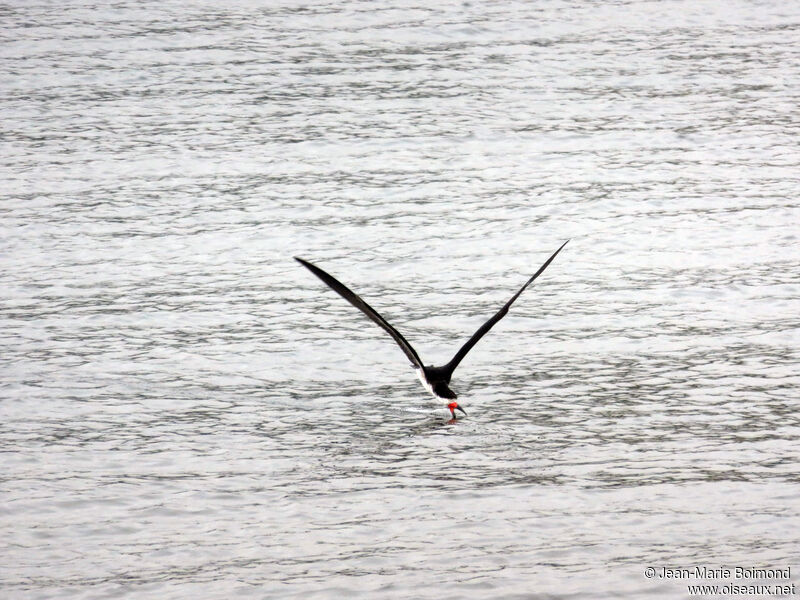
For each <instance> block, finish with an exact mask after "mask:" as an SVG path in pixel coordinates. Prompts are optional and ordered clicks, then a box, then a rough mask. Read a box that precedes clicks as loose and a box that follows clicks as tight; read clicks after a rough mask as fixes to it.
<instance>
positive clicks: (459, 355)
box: [445, 240, 569, 376]
mask: <svg viewBox="0 0 800 600" xmlns="http://www.w3.org/2000/svg"><path fill="white" fill-rule="evenodd" d="M567 242H569V240H567V241H566V242H564V243H563V244H561V247H560V248H559V249H558V250H556V251H555V252H553V255H552V256H551V257H550V258H548V259H547V262H546V263H544V264H543V265H542V266H541V267H539V270H538V271H536V273H534V274H533V277H531V278H530V279H528V281H527V282H526V283H525V285H523V286H522V287H521V288H520V289H519V291H518V292H517V293H516V294H514V295H513V296H512V297H511V300H509V301H508V302H506V303H505V305H504V306H503V308H501V309H500V310H498V311H497V313H496V314H495V315H494V316H493V317H492V318H491V319H489V320H488V321H486V323H484V324H483V325H482V326H481V328H480V329H478V331H476V332H475V333H474V334H473V335H472V337H471V338H469V340H468V341H467V343H466V344H464V345H463V346H461V349H460V350H459V351H458V352H456V355H455V356H454V357H453V360H451V361H450V362H449V363H447V365H445V368H446V369H448V370H449V374H450V375H451V376H452V374H453V371H455V370H456V367H457V366H458V364H459V363H460V362H461V361H462V360H463V359H464V357H465V356H466V355H467V353H468V352H469V351H470V350H472V347H473V346H474V345H475V344H477V343H478V340H480V339H481V338H482V337H483V336H484V335H486V333H487V332H488V331H489V330H490V329H491V328H492V327H494V325H495V323H497V322H498V321H499V320H500V319H502V318H503V317H505V316H506V313H507V312H508V309H509V307H510V306H511V305H512V304H514V301H515V300H516V299H517V298H519V295H520V294H521V293H522V292H524V291H525V288H526V287H528V286H529V285H530V284H531V283H533V280H534V279H536V278H537V277H538V276H539V275H541V274H542V273H543V272H544V270H545V269H546V268H547V267H548V266H549V265H550V263H551V262H553V259H554V258H555V257H556V255H557V254H558V253H559V252H561V248H563V247H564V246H566V245H567Z"/></svg>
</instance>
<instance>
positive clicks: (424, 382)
mask: <svg viewBox="0 0 800 600" xmlns="http://www.w3.org/2000/svg"><path fill="white" fill-rule="evenodd" d="M414 370H415V371H416V372H417V377H419V381H420V383H421V384H422V387H424V388H425V389H426V390H428V391H429V392H430V393H431V395H432V396H433V397H434V398H436V399H437V400H441V398H439V396H437V395H436V394H434V393H433V387H432V386H431V384H430V383H428V381H427V380H426V379H425V373H423V372H422V369H420V368H419V367H416V368H415V369H414Z"/></svg>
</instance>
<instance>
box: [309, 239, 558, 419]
mask: <svg viewBox="0 0 800 600" xmlns="http://www.w3.org/2000/svg"><path fill="white" fill-rule="evenodd" d="M568 241H569V240H567V242H568ZM567 242H564V243H563V244H561V247H560V248H559V249H558V250H556V251H555V252H553V255H552V256H551V257H550V258H548V259H547V261H546V262H545V263H544V264H543V265H542V266H541V267H539V270H538V271H536V273H534V274H533V276H532V277H531V278H530V279H528V281H526V282H525V285H523V286H522V287H521V288H520V289H519V291H518V292H517V293H516V294H514V295H513V296H512V297H511V300H509V301H508V302H506V303H505V304H504V305H503V307H502V308H501V309H500V310H498V311H497V312H496V313H495V315H494V316H493V317H492V318H491V319H489V320H488V321H486V323H484V324H483V325H481V327H480V329H478V331H476V332H475V333H474V334H472V337H471V338H469V340H467V343H466V344H464V345H463V346H461V349H460V350H459V351H458V352H456V355H455V356H454V357H453V359H452V360H451V361H450V362H449V363H447V364H446V365H443V366H441V367H434V366H426V365H424V364H422V359H420V357H419V354H417V351H416V350H414V348H413V347H412V346H411V344H409V343H408V340H407V339H406V338H404V337H403V336H402V335H401V334H400V332H399V331H397V329H395V328H394V327H392V326H391V325H390V324H389V322H388V321H387V320H386V319H384V318H383V317H382V316H380V315H379V314H378V311H376V310H375V309H374V308H372V307H371V306H370V305H369V304H367V303H366V302H364V300H362V299H361V297H360V296H359V295H358V294H356V293H355V292H354V291H353V290H351V289H350V288H348V287H347V286H346V285H344V284H343V283H342V282H341V281H339V280H338V279H336V278H335V277H333V276H332V275H330V274H328V273H326V272H325V271H323V270H322V269H320V268H319V267H317V266H315V265H312V264H311V263H310V262H308V261H307V260H303V259H302V258H298V257H296V256H295V257H294V259H295V260H296V261H297V262H299V263H300V264H301V265H303V266H304V267H305V268H306V269H308V270H309V271H311V272H312V273H313V274H314V275H316V276H317V277H319V278H320V279H321V280H322V281H324V282H325V283H327V284H328V285H329V286H330V287H331V288H333V290H334V291H335V292H337V293H338V294H339V295H340V296H341V297H342V298H344V299H345V300H347V301H348V302H349V303H350V304H352V305H353V306H355V307H356V308H357V309H358V310H360V311H361V312H363V313H364V314H365V315H367V316H368V317H369V318H370V319H372V320H373V321H374V322H375V323H377V324H378V325H379V326H380V327H382V328H383V329H384V330H385V331H386V333H388V334H389V335H390V336H392V338H393V339H394V341H395V342H397V345H398V346H400V349H401V350H402V351H403V352H404V353H405V355H406V356H407V357H408V359H409V360H410V361H411V363H412V366H413V367H414V368H415V369H416V371H417V375H418V376H419V379H420V381H421V382H422V385H424V386H425V387H426V388H427V389H428V391H429V392H431V393H432V394H433V395H434V396H436V397H437V398H442V399H444V400H453V402H451V403H450V404H448V405H447V408H448V409H449V410H450V415H451V417H452V418H453V419H455V418H456V413H455V411H457V410H459V411H461V412H462V413H464V415H466V414H467V411H465V410H464V409H463V408H461V407H460V406H459V405H458V403H457V402H455V399H456V398H457V396H456V393H455V392H454V391H453V390H451V389H450V387H449V384H450V378H451V377H452V376H453V371H455V370H456V367H457V366H458V364H459V363H460V362H461V361H462V360H463V359H464V357H465V356H466V355H467V353H468V352H469V351H470V350H472V347H473V346H474V345H475V344H477V343H478V340H480V339H481V338H482V337H483V336H484V335H486V333H487V332H488V331H489V330H490V329H491V328H492V327H494V325H495V323H497V322H498V321H499V320H500V319H502V318H503V317H504V316H506V313H507V312H508V309H509V307H510V306H511V305H512V304H514V301H515V300H516V299H517V298H519V295H520V294H521V293H522V292H524V291H525V288H527V287H528V286H529V285H530V284H531V283H533V281H534V280H535V279H536V278H537V277H538V276H539V275H541V274H542V272H543V271H544V270H545V269H546V268H547V267H548V266H549V265H550V263H551V262H553V259H554V258H555V257H556V255H557V254H558V253H559V252H561V249H562V248H563V247H564V246H566V245H567Z"/></svg>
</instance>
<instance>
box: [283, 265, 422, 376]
mask: <svg viewBox="0 0 800 600" xmlns="http://www.w3.org/2000/svg"><path fill="white" fill-rule="evenodd" d="M294 259H295V260H296V261H297V262H299V263H300V264H301V265H303V266H304V267H305V268H306V269H308V270H309V271H311V272H312V273H313V274H314V275H316V276H317V277H319V278H320V279H322V281H324V282H325V283H327V284H328V285H329V286H330V287H331V288H333V290H334V291H335V292H337V293H338V294H339V295H340V296H341V297H342V298H344V299H345V300H347V301H348V302H349V303H350V304H352V305H353V306H355V307H356V308H357V309H358V310H360V311H361V312H363V313H364V314H365V315H367V316H368V317H369V318H370V319H372V320H373V321H375V323H377V324H378V325H380V326H381V327H382V328H383V329H384V330H385V331H386V333H388V334H389V335H390V336H392V338H393V339H394V341H395V342H397V345H398V346H400V349H401V350H402V351H403V352H405V354H406V356H407V357H408V359H409V360H410V361H411V362H412V363H414V366H416V367H418V368H420V369H422V368H423V367H422V360H421V359H420V357H419V354H417V352H416V350H414V348H412V347H411V344H409V343H408V340H406V338H404V337H403V336H402V335H400V332H399V331H397V329H395V328H394V327H392V326H391V325H389V322H388V321H387V320H386V319H384V318H383V317H382V316H380V315H379V314H378V312H377V311H376V310H375V309H374V308H372V307H371V306H370V305H369V304H367V303H366V302H364V301H363V300H362V299H361V297H360V296H359V295H358V294H356V293H355V292H354V291H353V290H351V289H350V288H349V287H347V286H346V285H344V284H343V283H342V282H341V281H339V280H338V279H336V278H335V277H333V276H332V275H329V274H328V273H326V272H325V271H323V270H322V269H320V268H319V267H317V266H315V265H312V264H311V263H310V262H308V261H307V260H303V259H302V258H297V257H296V256H295V257H294Z"/></svg>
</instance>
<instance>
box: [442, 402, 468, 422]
mask: <svg viewBox="0 0 800 600" xmlns="http://www.w3.org/2000/svg"><path fill="white" fill-rule="evenodd" d="M447 408H449V409H450V416H452V417H453V418H454V419H455V418H456V411H457V410H460V411H461V412H462V413H464V416H465V417H466V416H467V411H465V410H464V409H463V408H461V407H460V406H459V405H458V402H451V403H450V404H448V405H447Z"/></svg>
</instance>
